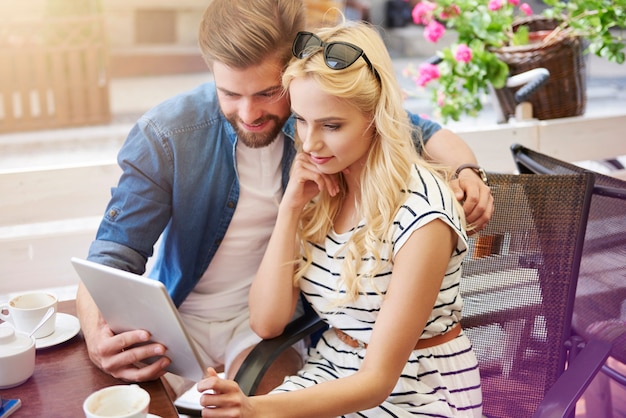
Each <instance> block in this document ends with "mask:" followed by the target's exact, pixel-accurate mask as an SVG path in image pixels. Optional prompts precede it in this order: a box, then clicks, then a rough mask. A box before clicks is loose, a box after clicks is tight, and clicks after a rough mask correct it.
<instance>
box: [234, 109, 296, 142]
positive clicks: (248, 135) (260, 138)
mask: <svg viewBox="0 0 626 418" xmlns="http://www.w3.org/2000/svg"><path fill="white" fill-rule="evenodd" d="M225 117H226V120H227V121H228V122H229V123H230V124H231V126H232V127H233V129H234V130H235V133H236V134H237V138H239V140H240V141H241V142H243V143H244V144H245V145H246V146H247V147H249V148H263V147H266V146H268V145H270V144H271V143H272V142H274V140H275V139H276V137H277V136H278V134H279V133H280V131H281V129H282V128H283V125H284V124H285V122H287V119H288V118H289V116H286V117H285V118H283V119H281V118H279V117H278V116H276V115H267V116H264V117H262V118H260V119H258V120H256V121H254V122H253V123H252V124H251V125H259V124H262V123H265V122H267V121H274V126H273V127H272V129H271V130H270V131H267V132H260V133H256V132H249V131H246V130H245V129H243V128H242V127H241V126H239V123H238V122H239V118H238V117H237V115H234V114H231V115H226V116H225Z"/></svg>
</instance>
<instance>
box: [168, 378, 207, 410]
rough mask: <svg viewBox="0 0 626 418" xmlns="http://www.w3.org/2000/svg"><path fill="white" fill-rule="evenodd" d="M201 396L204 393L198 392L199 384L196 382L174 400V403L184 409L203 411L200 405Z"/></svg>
mask: <svg viewBox="0 0 626 418" xmlns="http://www.w3.org/2000/svg"><path fill="white" fill-rule="evenodd" d="M201 396H202V393H200V392H198V385H197V384H194V385H193V386H192V387H191V388H190V389H189V390H188V391H187V392H185V393H183V394H182V395H181V396H180V397H179V398H178V399H176V400H175V401H174V405H175V406H176V407H177V408H182V410H188V411H194V412H196V411H202V406H201V405H200V397H201Z"/></svg>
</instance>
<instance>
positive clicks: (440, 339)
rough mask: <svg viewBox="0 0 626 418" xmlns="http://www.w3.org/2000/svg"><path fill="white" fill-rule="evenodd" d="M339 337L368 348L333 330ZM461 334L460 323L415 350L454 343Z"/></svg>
mask: <svg viewBox="0 0 626 418" xmlns="http://www.w3.org/2000/svg"><path fill="white" fill-rule="evenodd" d="M333 330H334V331H335V334H337V337H338V338H339V339H340V340H341V341H342V342H344V343H346V344H347V345H349V346H350V347H352V348H367V344H366V343H364V342H363V341H360V340H357V339H356V338H352V337H351V336H349V335H348V334H346V333H345V332H343V331H342V330H340V329H339V328H333ZM460 333H461V324H459V323H458V322H457V323H456V324H455V325H454V326H453V327H452V328H450V330H448V332H446V333H445V334H439V335H435V336H434V337H431V338H424V339H420V340H417V344H415V348H414V350H422V349H424V348H430V347H434V346H436V345H439V344H443V343H447V342H448V341H452V340H453V339H455V338H456V337H458V335H459V334H460Z"/></svg>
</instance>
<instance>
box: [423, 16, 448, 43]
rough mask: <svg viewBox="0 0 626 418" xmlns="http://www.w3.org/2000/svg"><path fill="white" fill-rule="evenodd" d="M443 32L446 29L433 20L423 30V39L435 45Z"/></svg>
mask: <svg viewBox="0 0 626 418" xmlns="http://www.w3.org/2000/svg"><path fill="white" fill-rule="evenodd" d="M445 32H446V28H445V27H444V26H443V25H442V24H441V23H439V22H437V21H436V20H433V21H432V22H430V23H429V24H428V25H426V27H425V28H424V38H426V40H427V41H430V42H432V43H435V42H437V41H438V40H439V38H441V37H442V36H443V34H444V33H445Z"/></svg>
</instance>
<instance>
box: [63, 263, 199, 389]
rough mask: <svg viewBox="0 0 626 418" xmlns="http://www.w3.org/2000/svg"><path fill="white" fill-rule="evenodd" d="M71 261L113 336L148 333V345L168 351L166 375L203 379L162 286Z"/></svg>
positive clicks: (116, 270) (191, 347) (104, 267)
mask: <svg viewBox="0 0 626 418" xmlns="http://www.w3.org/2000/svg"><path fill="white" fill-rule="evenodd" d="M71 261H72V264H73V265H74V269H75V270H76V272H77V273H78V276H79V277H80V280H81V281H82V283H83V284H84V285H85V287H86V288H87V290H88V291H89V293H90V294H91V297H92V298H93V300H94V301H95V302H96V305H98V308H99V309H100V312H101V313H102V316H103V317H104V319H105V321H106V322H107V323H108V325H109V327H111V329H112V330H113V332H115V333H120V332H124V331H130V330H136V329H144V330H146V331H148V332H150V334H151V335H152V338H151V341H155V342H159V343H161V344H163V345H164V346H165V347H166V348H167V351H166V353H165V356H167V357H168V358H169V359H170V360H171V363H170V365H169V367H168V368H167V371H169V372H172V373H174V374H177V375H179V376H183V377H186V378H187V379H190V380H193V381H196V382H197V381H199V380H200V379H202V376H203V373H204V370H205V369H206V367H205V366H204V365H203V364H202V361H201V360H200V357H199V356H198V353H197V351H196V348H195V345H194V342H193V341H192V340H191V339H190V338H189V334H188V333H187V331H186V330H185V326H184V324H183V322H182V320H181V318H180V315H179V314H178V310H177V309H176V306H175V305H174V302H173V301H172V299H171V298H170V296H169V294H168V293H167V289H166V288H165V286H164V285H163V283H161V282H159V281H158V280H153V279H150V278H147V277H144V276H140V275H137V274H133V273H130V272H127V271H123V270H118V269H115V268H112V267H108V266H104V265H102V264H98V263H94V262H92V261H88V260H83V259H80V258H76V257H73V258H72V259H71ZM157 358H158V357H155V358H153V359H148V360H146V362H147V363H150V362H151V361H155V360H156V359H157Z"/></svg>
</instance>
